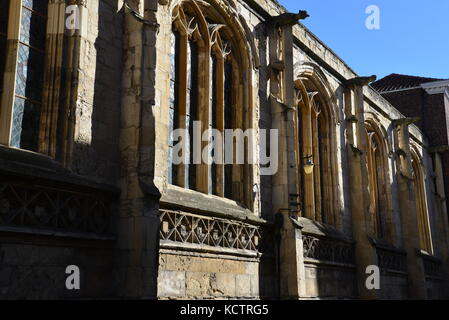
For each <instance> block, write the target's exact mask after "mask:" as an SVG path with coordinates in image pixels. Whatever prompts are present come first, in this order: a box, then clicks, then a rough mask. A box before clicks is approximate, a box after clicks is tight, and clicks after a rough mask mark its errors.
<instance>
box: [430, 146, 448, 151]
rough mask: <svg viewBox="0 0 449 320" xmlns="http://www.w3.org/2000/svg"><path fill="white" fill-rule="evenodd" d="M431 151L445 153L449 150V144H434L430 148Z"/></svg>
mask: <svg viewBox="0 0 449 320" xmlns="http://www.w3.org/2000/svg"><path fill="white" fill-rule="evenodd" d="M428 151H429V153H443V152H447V151H449V146H444V145H443V146H434V147H430V148H429V149H428Z"/></svg>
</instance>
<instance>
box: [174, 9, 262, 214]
mask: <svg viewBox="0 0 449 320" xmlns="http://www.w3.org/2000/svg"><path fill="white" fill-rule="evenodd" d="M169 8H170V10H171V11H170V12H171V13H172V21H173V25H174V26H177V25H178V24H181V25H184V26H183V27H184V29H185V30H186V31H187V32H193V33H195V32H196V30H195V28H197V29H198V30H200V32H198V33H200V34H201V37H200V36H198V37H197V38H198V39H201V40H202V41H204V43H205V50H204V52H202V53H200V54H202V56H200V57H199V58H198V59H199V61H200V62H199V63H198V66H199V68H200V69H201V70H200V76H198V77H197V78H198V89H196V88H195V90H196V92H197V94H198V99H199V102H198V105H197V106H196V108H197V110H196V111H195V112H196V113H197V114H199V115H198V116H197V117H198V120H200V121H201V122H202V127H203V130H204V128H214V129H218V130H220V131H222V132H223V133H224V130H225V129H237V128H238V129H243V130H246V129H249V128H252V127H253V125H254V119H253V117H254V109H255V102H254V92H253V87H252V82H253V81H252V79H253V76H254V75H253V72H254V68H255V66H254V59H253V57H252V55H253V50H252V49H253V47H255V46H254V44H251V43H250V41H249V40H248V39H251V38H250V36H248V35H247V30H245V28H244V26H243V25H242V24H241V21H240V19H239V15H238V14H237V12H236V11H235V8H233V7H232V6H229V5H228V3H227V2H225V1H223V0H209V1H207V2H206V1H193V0H180V1H172V2H171V3H170V7H169ZM185 11H189V13H191V16H192V17H191V18H189V19H186V18H185V17H183V15H184V12H185ZM180 21H181V22H180ZM182 21H184V22H182ZM192 21H197V23H196V24H195V25H193V23H191V22H192ZM191 25H192V26H191ZM192 29H193V30H192ZM174 55H175V56H176V52H175V53H174ZM181 56H182V55H181ZM175 60H176V58H175ZM172 63H173V62H172ZM185 69H186V70H189V68H188V67H187V68H185ZM181 78H183V77H182V76H181ZM229 79H230V80H229ZM227 81H228V82H227ZM227 84H228V85H227ZM200 89H201V90H200ZM226 90H230V91H229V92H231V93H232V94H231V98H229V99H227V97H228V95H227V94H225V92H226ZM181 91H182V90H181ZM217 92H218V93H217ZM226 107H229V110H228V111H229V112H225V111H224V110H225V108H226ZM173 109H174V108H173ZM217 110H218V111H217ZM229 114H232V115H231V116H230V119H228V118H227V115H229ZM212 115H217V116H216V117H213V116H212ZM214 122H215V125H213V123H214ZM231 122H232V124H231V125H230V126H227V123H228V124H229V123H231ZM207 145H208V143H204V146H203V148H204V147H206V146H207ZM210 152H212V151H210ZM246 156H248V155H246ZM249 163H251V162H250V161H245V164H243V165H232V168H231V170H232V174H227V173H226V172H227V171H226V170H228V169H229V166H225V165H221V164H220V165H217V166H212V165H210V164H203V163H202V164H199V165H196V169H195V173H194V174H191V176H192V177H193V176H196V178H192V180H194V184H195V186H194V189H195V190H196V191H200V192H203V193H208V194H214V195H218V196H224V194H225V193H226V192H225V191H223V189H219V190H215V191H214V188H215V185H216V184H225V183H224V182H223V181H225V179H227V181H228V180H229V179H231V180H232V182H231V184H232V191H230V192H231V193H232V197H231V196H229V197H230V198H232V199H233V200H235V201H237V202H239V203H242V204H245V205H246V206H247V207H249V208H253V205H254V203H253V202H254V199H253V198H254V195H253V192H252V185H253V180H254V177H253V172H254V170H253V169H252V168H251V167H252V166H253V164H249ZM169 167H170V164H169ZM169 170H170V168H169ZM214 170H215V171H214ZM181 171H182V170H181ZM184 171H186V170H185V169H184ZM234 171H238V174H236V173H235V172H234ZM223 172H224V173H223ZM185 176H186V174H185V173H184V175H182V177H183V178H185ZM237 177H239V179H240V177H243V178H242V179H240V180H244V181H243V182H242V181H240V180H238V181H237V180H235V179H237ZM180 180H181V182H182V179H178V180H177V181H180ZM181 184H182V183H178V186H181ZM211 185H212V187H211ZM228 185H229V184H228ZM223 188H224V187H223ZM228 191H229V190H228ZM228 193H229V192H228Z"/></svg>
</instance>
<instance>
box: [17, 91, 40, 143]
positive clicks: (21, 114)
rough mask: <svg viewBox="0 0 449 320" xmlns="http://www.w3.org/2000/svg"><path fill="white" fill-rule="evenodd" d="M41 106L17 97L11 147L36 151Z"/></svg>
mask: <svg viewBox="0 0 449 320" xmlns="http://www.w3.org/2000/svg"><path fill="white" fill-rule="evenodd" d="M39 115H40V105H38V104H33V103H31V102H30V101H28V100H25V99H22V98H19V97H16V98H15V100H14V112H13V119H12V128H11V142H10V143H11V146H13V147H16V148H22V149H28V150H35V149H36V146H37V137H38V128H39Z"/></svg>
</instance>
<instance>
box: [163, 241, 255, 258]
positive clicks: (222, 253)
mask: <svg viewBox="0 0 449 320" xmlns="http://www.w3.org/2000/svg"><path fill="white" fill-rule="evenodd" d="M160 253H161V254H172V255H185V256H194V257H201V258H208V259H226V260H238V261H245V262H257V263H259V262H260V258H261V257H262V255H263V254H262V253H256V252H248V251H245V250H230V249H227V250H226V249H223V248H214V247H209V246H198V245H186V244H180V243H176V242H172V241H161V243H160Z"/></svg>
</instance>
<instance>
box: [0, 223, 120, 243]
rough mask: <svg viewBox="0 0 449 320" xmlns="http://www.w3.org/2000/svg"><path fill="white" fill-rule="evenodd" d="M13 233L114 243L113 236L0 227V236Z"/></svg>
mask: <svg viewBox="0 0 449 320" xmlns="http://www.w3.org/2000/svg"><path fill="white" fill-rule="evenodd" d="M2 233H15V234H27V235H37V236H46V237H55V238H67V239H80V240H96V241H114V240H115V237H114V236H101V235H97V234H93V233H79V232H64V231H55V230H50V229H37V228H29V227H14V226H0V234H2Z"/></svg>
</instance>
